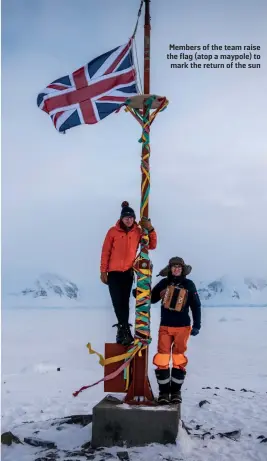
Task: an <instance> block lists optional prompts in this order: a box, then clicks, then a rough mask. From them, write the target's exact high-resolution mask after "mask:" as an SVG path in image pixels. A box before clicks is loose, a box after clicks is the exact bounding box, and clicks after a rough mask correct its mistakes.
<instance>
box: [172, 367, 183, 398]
mask: <svg viewBox="0 0 267 461" xmlns="http://www.w3.org/2000/svg"><path fill="white" fill-rule="evenodd" d="M185 375H186V372H185V371H184V370H182V369H181V368H173V369H172V372H171V403H181V402H182V396H181V387H182V385H183V382H184V378H185Z"/></svg>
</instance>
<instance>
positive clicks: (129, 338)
mask: <svg viewBox="0 0 267 461" xmlns="http://www.w3.org/2000/svg"><path fill="white" fill-rule="evenodd" d="M131 326H132V325H131V324H129V323H128V324H127V325H126V327H125V338H124V341H125V345H126V346H128V345H130V344H132V343H133V342H134V337H133V335H132V332H131V328H130V327H131Z"/></svg>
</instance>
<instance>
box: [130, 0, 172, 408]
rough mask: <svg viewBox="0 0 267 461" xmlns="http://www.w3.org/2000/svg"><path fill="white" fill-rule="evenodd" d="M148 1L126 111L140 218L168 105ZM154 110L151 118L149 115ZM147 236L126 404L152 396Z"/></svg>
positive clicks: (145, 213) (139, 262)
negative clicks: (140, 66)
mask: <svg viewBox="0 0 267 461" xmlns="http://www.w3.org/2000/svg"><path fill="white" fill-rule="evenodd" d="M150 1H151V0H144V3H145V24H144V94H143V95H139V96H135V97H133V98H131V99H130V100H129V101H128V102H127V103H126V106H127V107H126V111H127V110H128V111H130V112H131V113H132V115H133V116H134V117H135V118H136V119H137V120H138V121H139V123H140V124H141V126H142V137H141V139H140V140H139V141H140V142H142V156H141V175H142V177H141V204H140V218H141V220H142V219H149V192H150V167H149V157H150V126H151V123H152V122H153V120H154V118H155V116H156V115H157V113H158V112H159V111H160V110H163V109H164V108H165V107H166V106H167V100H166V98H161V97H159V96H155V95H151V94H150V30H151V25H150ZM152 109H156V110H155V112H154V113H152V115H150V112H151V110H152ZM148 245H149V234H148V231H147V230H146V229H144V230H143V234H142V238H141V243H140V253H139V255H138V257H137V259H136V261H135V264H134V270H135V273H136V278H137V288H136V313H135V336H134V345H133V347H132V351H133V352H135V351H136V349H139V353H138V354H135V356H134V358H133V364H132V379H131V384H130V386H129V389H128V392H127V395H126V398H125V402H127V403H134V404H136V403H142V404H144V403H146V404H149V403H152V402H153V401H154V397H153V393H152V390H151V386H150V383H149V378H148V350H149V344H150V342H151V334H150V306H151V299H150V298H151V278H152V263H151V261H150V258H149V250H148Z"/></svg>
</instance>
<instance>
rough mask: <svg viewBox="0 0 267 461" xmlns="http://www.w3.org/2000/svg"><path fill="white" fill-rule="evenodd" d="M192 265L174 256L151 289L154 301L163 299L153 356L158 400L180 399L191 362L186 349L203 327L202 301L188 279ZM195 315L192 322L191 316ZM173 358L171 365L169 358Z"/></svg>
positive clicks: (174, 400)
mask: <svg viewBox="0 0 267 461" xmlns="http://www.w3.org/2000/svg"><path fill="white" fill-rule="evenodd" d="M191 269H192V267H191V266H188V265H186V264H185V263H184V260H183V259H182V258H180V257H174V258H171V259H170V261H169V264H168V266H166V267H165V268H164V269H163V270H162V271H160V273H159V274H158V275H161V276H163V277H165V278H163V279H162V280H161V281H160V282H159V283H158V284H157V285H155V286H154V288H153V290H152V292H151V303H152V304H154V303H157V302H158V301H159V300H161V322H160V327H159V333H158V349H157V353H156V354H155V356H154V358H153V364H154V365H156V367H157V368H156V370H155V374H156V378H157V382H158V386H159V397H158V402H159V403H161V404H168V403H170V402H171V403H180V402H181V401H182V398H181V386H182V384H183V382H184V379H185V375H186V365H187V362H188V359H187V357H186V356H185V352H186V350H187V342H188V339H189V336H190V335H193V336H196V335H197V334H198V333H199V330H200V327H201V302H200V299H199V296H198V292H197V289H196V287H195V284H194V282H192V280H189V279H187V278H186V277H187V275H189V273H190V272H191ZM189 308H190V309H191V313H192V317H193V326H192V327H191V320H190V316H189ZM171 359H172V369H170V360H171Z"/></svg>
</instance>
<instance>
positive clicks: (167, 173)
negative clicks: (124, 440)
mask: <svg viewBox="0 0 267 461" xmlns="http://www.w3.org/2000/svg"><path fill="white" fill-rule="evenodd" d="M139 3H140V2H139V0H131V1H125V0H101V1H99V0H75V1H74V0H72V1H70V0H57V1H55V2H50V1H49V0H38V1H36V0H3V1H2V249H3V253H2V258H3V265H2V274H3V290H5V289H8V290H9V289H10V287H11V288H12V289H14V287H15V286H16V285H17V284H18V283H21V282H23V283H24V279H25V280H26V279H27V280H34V278H35V277H37V276H38V274H39V273H42V272H44V271H50V272H56V273H58V274H61V275H63V276H66V277H70V278H71V279H72V280H74V281H76V282H78V283H80V282H82V283H83V284H84V283H87V286H88V287H89V288H90V289H91V290H92V292H94V293H98V292H99V293H100V296H101V295H102V292H103V290H104V287H103V285H101V284H100V282H99V259H100V252H101V245H102V242H103V239H104V237H105V234H106V232H107V230H108V228H109V227H110V226H112V225H113V224H114V223H115V222H116V220H117V219H118V217H119V213H120V204H121V202H122V201H123V200H128V201H129V202H130V204H131V205H132V206H133V207H134V208H135V210H136V212H137V214H139V203H140V144H139V143H138V139H139V137H140V133H141V132H140V125H139V124H138V123H137V122H136V121H135V120H134V119H133V117H131V115H130V114H126V113H125V112H124V111H121V112H120V113H119V114H113V115H111V116H110V117H107V118H106V119H105V120H103V121H102V122H100V123H98V124H97V125H91V126H90V125H83V126H80V127H76V128H74V129H72V130H69V131H67V133H66V135H62V134H59V133H58V132H57V131H56V129H55V128H54V126H53V124H52V122H51V120H50V118H49V116H48V115H46V114H45V113H43V112H42V111H41V110H40V109H39V108H38V107H37V105H36V97H37V94H38V93H39V92H40V91H41V90H42V89H43V88H44V87H45V86H46V85H47V84H49V83H50V82H51V81H53V80H55V79H57V78H59V77H61V76H63V75H66V74H69V73H71V72H72V71H74V70H76V69H77V68H79V67H80V66H82V65H84V64H85V63H86V62H88V61H90V60H91V59H93V58H95V57H96V56H98V55H100V54H102V53H104V52H106V51H109V50H110V49H112V48H113V47H116V46H119V45H122V44H124V43H126V42H127V41H128V38H129V37H130V35H131V33H132V31H133V28H134V25H135V21H136V16H137V11H138V8H139ZM266 17H267V3H266V1H265V0H231V1H230V0H225V1H220V2H214V0H186V1H185V0H181V1H177V0H164V1H163V0H152V2H151V21H152V30H151V92H155V93H157V94H160V95H165V96H167V97H168V99H169V101H170V103H169V106H168V108H167V109H166V111H164V112H163V113H162V114H160V115H159V116H158V117H157V119H156V120H155V122H154V124H153V126H152V132H151V195H150V198H151V200H150V215H151V220H152V223H153V225H154V226H155V228H156V230H157V231H158V248H157V250H156V251H154V252H153V253H152V252H151V258H152V260H153V263H154V266H155V272H158V271H159V270H160V269H161V268H162V266H163V265H165V263H166V262H167V261H168V259H169V258H170V257H171V256H176V255H178V256H182V257H183V258H184V259H185V260H186V262H187V263H189V264H191V265H192V266H193V272H192V279H195V280H201V279H211V278H213V277H218V276H220V275H223V274H225V273H229V272H230V273H233V274H235V273H236V274H251V275H255V276H263V277H267V258H266V254H267V238H266V235H267V217H266V209H267V181H266V177H267V140H266V103H267V101H266V99H267V98H266V94H267V93H266V89H267V88H266V86H267V84H266V82H267V75H266V74H267V73H266V44H267V43H266V42H267V40H266V38H267V29H266ZM142 34H143V18H141V23H140V26H139V29H138V33H137V48H138V60H139V65H140V68H141V73H142V53H143V36H142ZM170 43H171V44H177V45H183V44H186V43H188V44H190V45H205V44H207V43H209V44H213V43H217V44H220V45H224V44H228V45H241V46H243V45H250V44H254V45H260V46H261V48H262V50H261V52H260V53H261V61H260V62H261V69H181V70H180V69H171V68H170V62H169V61H168V60H167V59H166V54H167V53H168V46H169V44H170Z"/></svg>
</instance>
